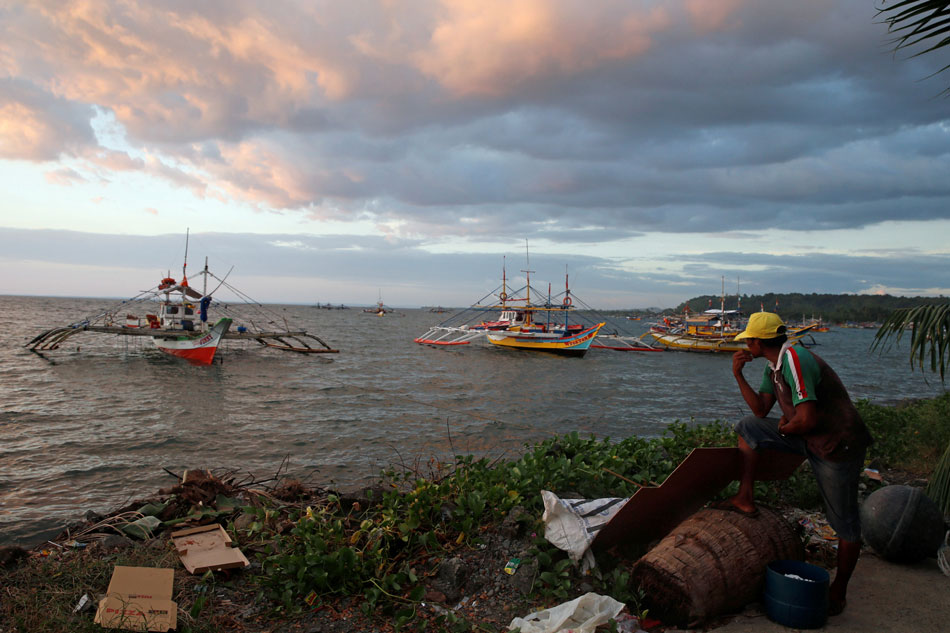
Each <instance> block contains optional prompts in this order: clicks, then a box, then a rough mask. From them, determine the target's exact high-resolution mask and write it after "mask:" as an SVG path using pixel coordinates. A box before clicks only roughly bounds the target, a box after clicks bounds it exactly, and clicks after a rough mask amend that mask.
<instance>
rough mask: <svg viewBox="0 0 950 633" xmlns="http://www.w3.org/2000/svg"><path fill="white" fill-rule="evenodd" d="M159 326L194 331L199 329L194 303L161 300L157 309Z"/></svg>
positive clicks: (199, 324)
mask: <svg viewBox="0 0 950 633" xmlns="http://www.w3.org/2000/svg"><path fill="white" fill-rule="evenodd" d="M158 323H159V327H161V328H162V329H167V330H186V331H194V330H196V329H198V330H200V329H201V321H200V320H199V319H198V315H197V312H196V307H195V304H193V303H191V302H189V301H186V302H184V303H179V302H174V301H162V302H161V304H160V306H159V309H158Z"/></svg>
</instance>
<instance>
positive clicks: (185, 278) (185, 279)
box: [181, 228, 191, 288]
mask: <svg viewBox="0 0 950 633" xmlns="http://www.w3.org/2000/svg"><path fill="white" fill-rule="evenodd" d="M190 231H191V229H190V228H186V229H185V261H184V263H183V264H182V265H181V285H182V286H184V287H186V288H187V287H188V275H187V274H185V270H186V269H187V268H188V233H189V232H190Z"/></svg>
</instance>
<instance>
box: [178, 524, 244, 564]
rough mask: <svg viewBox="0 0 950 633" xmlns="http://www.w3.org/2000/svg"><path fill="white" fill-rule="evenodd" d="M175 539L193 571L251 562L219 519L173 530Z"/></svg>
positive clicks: (183, 562)
mask: <svg viewBox="0 0 950 633" xmlns="http://www.w3.org/2000/svg"><path fill="white" fill-rule="evenodd" d="M172 542H173V543H174V544H175V549H176V550H177V551H178V556H180V557H181V562H182V564H183V565H184V566H185V569H187V570H188V571H189V572H191V573H192V574H202V573H204V572H206V571H208V570H211V571H218V570H219V569H235V568H239V567H240V568H243V567H247V566H248V565H250V564H251V563H250V562H249V561H248V560H247V558H246V557H245V556H244V554H243V553H242V552H241V550H239V549H237V548H236V547H234V544H233V543H232V542H231V537H230V536H228V533H227V532H225V531H224V528H223V527H221V526H220V525H218V524H217V523H215V524H212V525H203V526H201V527H196V528H190V529H187V530H179V531H178V532H172Z"/></svg>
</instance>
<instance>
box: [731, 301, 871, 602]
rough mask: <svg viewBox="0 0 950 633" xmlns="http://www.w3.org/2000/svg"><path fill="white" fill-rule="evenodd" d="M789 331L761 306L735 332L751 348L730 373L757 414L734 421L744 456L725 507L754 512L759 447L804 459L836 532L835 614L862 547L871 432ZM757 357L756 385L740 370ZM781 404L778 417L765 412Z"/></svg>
mask: <svg viewBox="0 0 950 633" xmlns="http://www.w3.org/2000/svg"><path fill="white" fill-rule="evenodd" d="M785 331H786V328H785V324H784V323H782V319H781V318H780V317H779V316H778V315H777V314H772V313H771V312H756V313H755V314H753V315H752V316H751V317H750V318H749V324H748V326H747V327H746V329H745V331H744V332H742V333H740V334H738V335H737V336H736V340H743V339H744V340H745V341H746V345H747V347H748V351H746V350H741V351H738V352H736V353H735V354H733V356H732V373H733V375H734V376H735V378H736V382H737V383H738V384H739V390H740V391H741V392H742V397H743V398H744V399H745V401H746V403H747V404H748V405H749V408H750V409H751V410H752V413H753V415H751V416H748V417H745V418H743V419H742V420H740V421H739V423H738V424H736V432H737V433H738V434H739V449H740V450H741V451H742V455H743V459H744V462H743V471H742V479H741V480H740V482H739V492H738V494H736V496H735V497H732V498H731V499H729V500H728V502H727V507H730V508H731V509H735V510H737V511H738V512H741V513H743V514H754V513H755V512H756V508H755V503H754V498H753V494H754V484H755V480H754V475H753V473H754V472H755V466H756V462H757V461H758V459H759V451H763V450H766V449H772V450H779V451H784V452H790V453H797V454H800V455H804V456H805V457H807V458H808V462H809V464H811V468H812V471H813V472H814V474H815V479H816V481H817V482H818V488H819V490H820V491H821V496H822V498H823V499H824V501H825V514H826V516H827V518H828V523H830V524H831V527H833V528H834V529H835V531H836V532H837V534H838V560H837V571H836V573H835V578H834V581H833V582H832V583H831V587H830V588H829V614H831V615H836V614H838V613H840V612H841V611H842V610H843V609H844V606H845V596H846V593H847V588H848V581H849V580H850V579H851V574H852V572H853V571H854V568H855V565H857V562H858V555H859V554H860V551H861V524H860V521H859V516H858V477H859V475H860V473H861V470H862V469H863V467H864V455H865V452H866V450H867V447H868V446H870V444H871V441H872V440H871V434H870V433H868V430H867V427H866V426H865V425H864V422H863V420H861V416H860V415H859V414H858V411H857V409H856V408H855V407H854V403H853V402H852V401H851V398H850V397H849V396H848V392H847V390H846V389H845V388H844V385H843V384H842V383H841V379H840V378H838V375H837V374H836V373H835V372H834V370H833V369H831V367H829V366H828V364H827V363H826V362H825V361H824V360H822V359H821V357H819V356H818V355H817V354H814V353H812V352H811V351H810V350H808V349H806V348H805V347H801V346H793V345H792V344H790V343H789V342H788V337H787V336H786V334H785ZM760 357H761V358H765V359H766V360H767V361H768V366H767V367H766V368H765V375H764V376H763V378H762V383H761V385H760V386H759V389H758V391H756V390H755V389H753V388H752V386H751V385H750V384H749V383H748V381H746V379H745V376H743V374H742V369H743V367H745V365H746V363H748V362H749V361H751V360H752V359H754V358H760ZM776 402H778V403H779V407H780V408H781V413H782V415H781V417H780V418H775V417H766V416H768V414H769V411H771V410H772V406H773V405H774V404H775V403H776Z"/></svg>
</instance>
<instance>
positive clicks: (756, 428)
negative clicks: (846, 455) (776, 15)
mask: <svg viewBox="0 0 950 633" xmlns="http://www.w3.org/2000/svg"><path fill="white" fill-rule="evenodd" d="M778 423H779V419H778V418H757V417H755V416H754V415H750V416H747V417H745V418H742V419H741V420H739V422H737V423H736V427H735V428H736V433H738V434H739V435H740V436H742V439H744V440H745V441H746V444H748V445H749V446H750V447H752V448H753V449H754V450H756V451H761V450H765V449H769V448H770V449H773V450H777V451H782V452H785V453H796V454H798V455H804V456H805V457H807V458H808V463H809V464H811V469H812V472H814V473H815V480H816V481H817V482H818V489H819V490H820V491H821V496H822V498H823V499H824V501H825V515H826V517H827V518H828V523H829V524H831V527H832V528H834V530H835V532H837V533H838V538H840V539H842V540H844V541H852V542H858V541H860V540H861V520H860V516H859V513H858V479H859V477H860V475H861V471H862V470H863V469H864V453H865V451H861V454H860V455H858V456H857V457H856V459H854V460H852V461H847V462H830V461H828V460H826V459H822V458H821V457H818V456H817V455H815V454H814V453H812V452H811V451H809V450H808V445H807V444H806V442H805V439H804V438H803V437H802V436H801V435H782V434H781V433H779V432H778Z"/></svg>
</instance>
